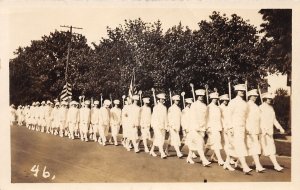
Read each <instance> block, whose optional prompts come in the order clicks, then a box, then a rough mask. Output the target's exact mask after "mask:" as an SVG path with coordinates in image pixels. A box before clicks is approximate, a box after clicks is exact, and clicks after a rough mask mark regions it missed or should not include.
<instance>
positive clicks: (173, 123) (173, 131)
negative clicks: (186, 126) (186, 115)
mask: <svg viewBox="0 0 300 190" xmlns="http://www.w3.org/2000/svg"><path fill="white" fill-rule="evenodd" d="M180 124H181V110H180V108H179V107H178V105H176V104H173V105H172V106H171V107H170V108H169V109H168V125H169V127H170V136H171V143H170V144H171V145H172V146H180V145H181V141H180V136H179V131H180Z"/></svg>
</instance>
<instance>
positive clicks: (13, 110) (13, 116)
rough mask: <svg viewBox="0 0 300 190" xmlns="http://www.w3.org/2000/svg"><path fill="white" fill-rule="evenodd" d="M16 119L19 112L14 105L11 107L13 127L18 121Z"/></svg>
mask: <svg viewBox="0 0 300 190" xmlns="http://www.w3.org/2000/svg"><path fill="white" fill-rule="evenodd" d="M16 117H17V111H16V109H15V105H14V104H12V105H11V106H10V124H11V125H13V124H14V122H15V121H16Z"/></svg>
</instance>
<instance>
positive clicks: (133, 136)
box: [127, 95, 141, 153]
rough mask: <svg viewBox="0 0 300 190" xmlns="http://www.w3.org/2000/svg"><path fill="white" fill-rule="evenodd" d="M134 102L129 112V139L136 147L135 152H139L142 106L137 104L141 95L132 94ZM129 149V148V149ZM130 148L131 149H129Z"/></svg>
mask: <svg viewBox="0 0 300 190" xmlns="http://www.w3.org/2000/svg"><path fill="white" fill-rule="evenodd" d="M132 99H133V103H132V104H131V105H130V106H129V112H128V123H129V128H128V140H129V142H131V143H132V145H133V147H134V152H135V153H138V152H139V151H140V150H139V147H138V143H137V140H138V127H140V117H141V107H140V106H138V105H137V103H138V100H139V95H133V96H132ZM127 150H128V149H127ZM129 150H130V149H129Z"/></svg>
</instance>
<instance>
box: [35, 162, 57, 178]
mask: <svg viewBox="0 0 300 190" xmlns="http://www.w3.org/2000/svg"><path fill="white" fill-rule="evenodd" d="M30 171H32V172H34V174H33V176H35V177H37V176H38V173H39V171H40V170H39V165H34V166H33V167H32V168H31V170H30ZM42 176H43V178H48V177H50V172H48V171H46V166H45V167H44V170H43V174H42ZM54 178H55V175H54V176H53V177H52V179H54Z"/></svg>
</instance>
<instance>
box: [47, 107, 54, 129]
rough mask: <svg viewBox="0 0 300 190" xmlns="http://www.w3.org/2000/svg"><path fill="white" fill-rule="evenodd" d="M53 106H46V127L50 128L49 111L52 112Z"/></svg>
mask: <svg viewBox="0 0 300 190" xmlns="http://www.w3.org/2000/svg"><path fill="white" fill-rule="evenodd" d="M52 110H53V108H52V107H51V106H49V105H47V106H46V125H47V128H48V129H50V128H51V124H52V123H51V113H52Z"/></svg>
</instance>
